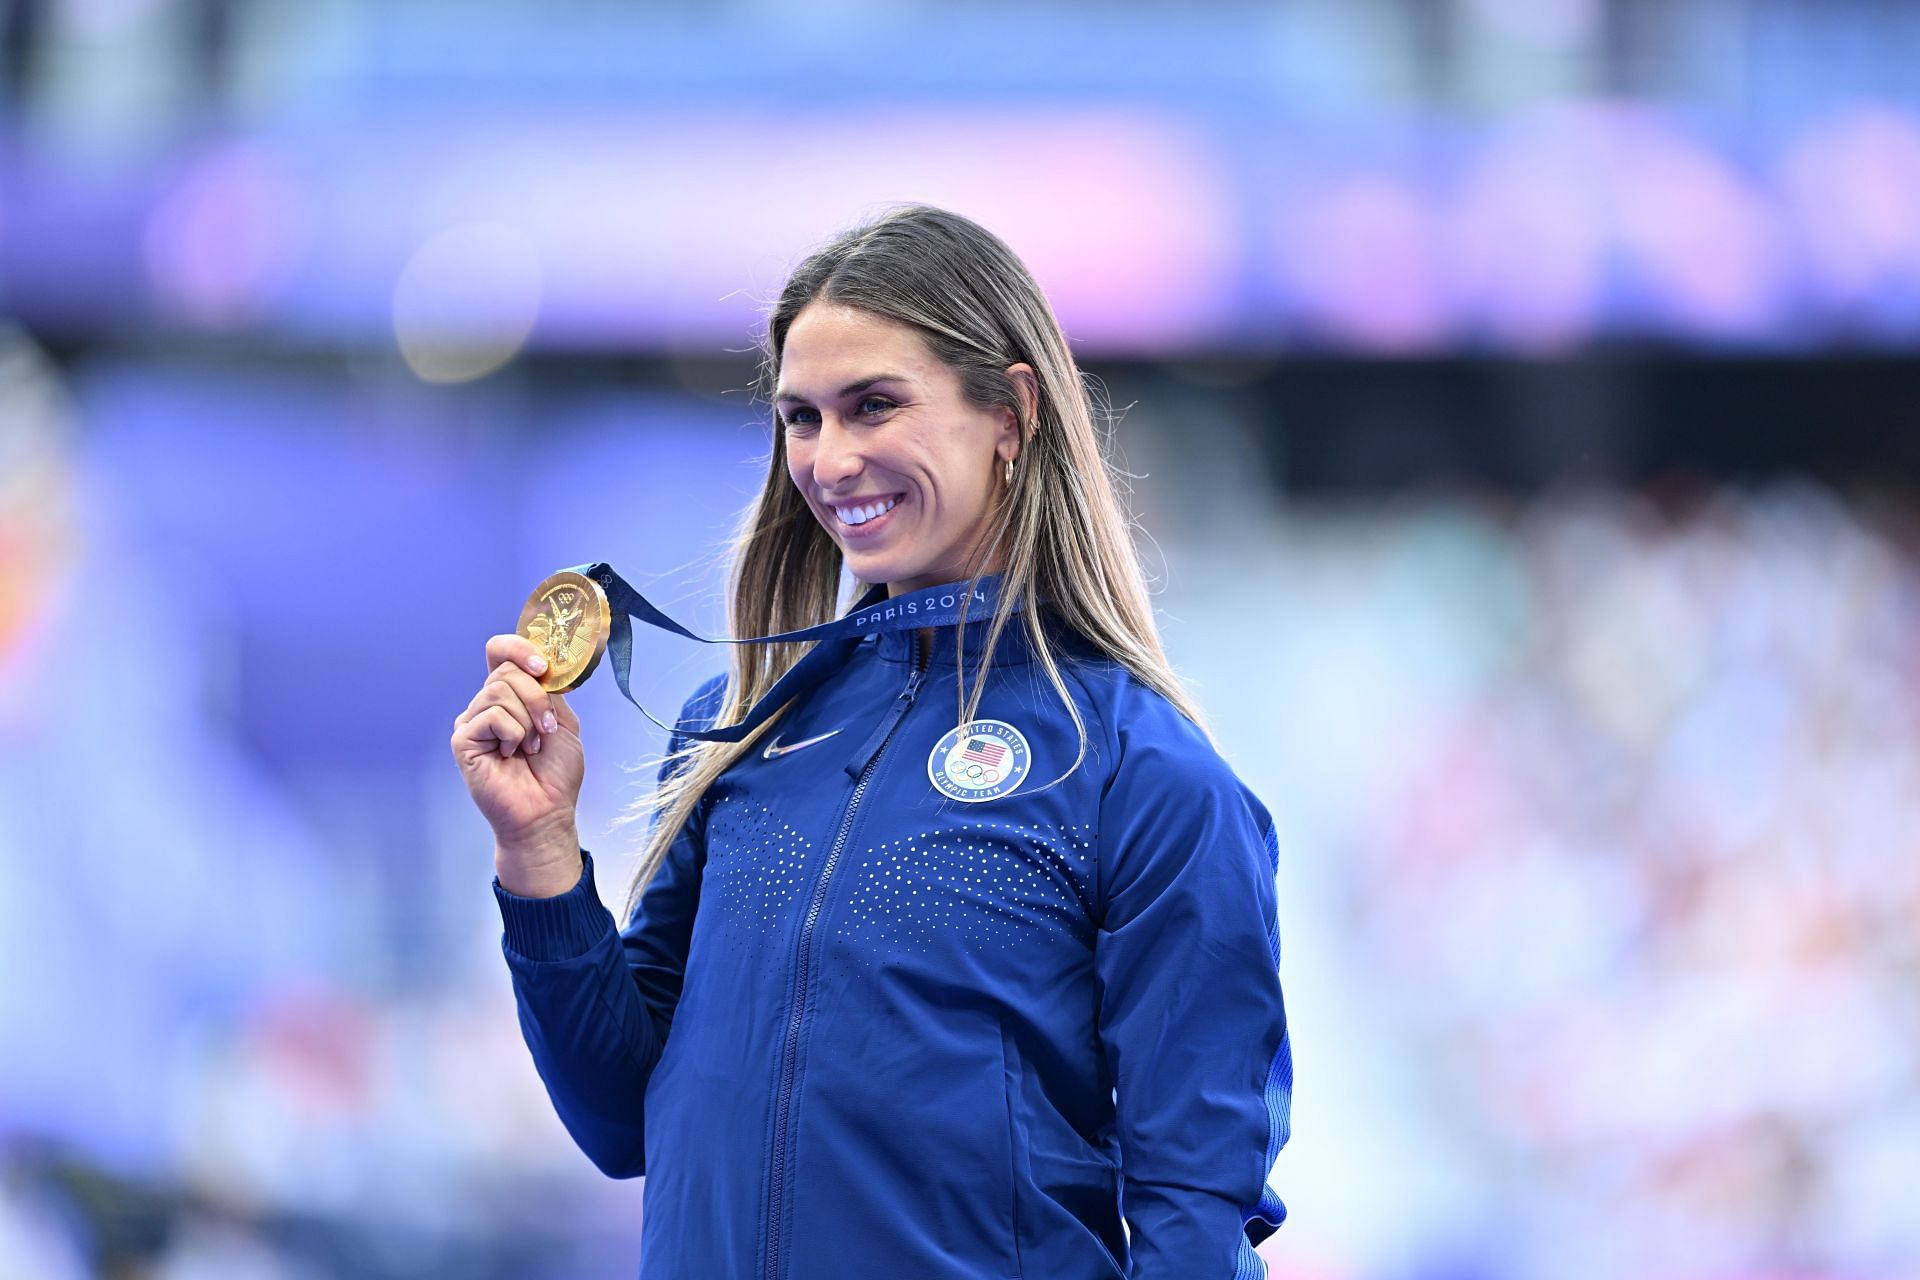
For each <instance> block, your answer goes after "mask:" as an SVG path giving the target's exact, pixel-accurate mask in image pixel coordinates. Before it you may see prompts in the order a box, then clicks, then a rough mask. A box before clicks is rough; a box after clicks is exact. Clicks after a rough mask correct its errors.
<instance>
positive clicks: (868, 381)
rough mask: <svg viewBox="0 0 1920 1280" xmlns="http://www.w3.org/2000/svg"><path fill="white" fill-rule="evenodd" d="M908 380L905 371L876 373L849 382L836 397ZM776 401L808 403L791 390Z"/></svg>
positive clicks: (840, 397) (779, 402) (777, 397)
mask: <svg viewBox="0 0 1920 1280" xmlns="http://www.w3.org/2000/svg"><path fill="white" fill-rule="evenodd" d="M907 381H910V379H909V378H908V377H907V375H905V374H904V373H876V374H874V375H873V376H872V377H870V378H862V379H860V380H859V381H858V382H849V383H848V384H847V385H846V386H844V387H842V388H840V394H839V396H837V397H836V399H841V400H844V399H846V398H847V397H848V396H850V395H853V394H855V393H856V392H860V391H865V390H866V389H867V388H868V387H871V386H873V385H875V384H876V383H881V382H907ZM774 401H775V403H777V404H787V403H789V402H792V403H798V404H805V403H807V398H806V397H805V396H797V395H794V394H793V393H792V392H791V391H782V392H781V393H780V394H779V395H777V396H775V397H774Z"/></svg>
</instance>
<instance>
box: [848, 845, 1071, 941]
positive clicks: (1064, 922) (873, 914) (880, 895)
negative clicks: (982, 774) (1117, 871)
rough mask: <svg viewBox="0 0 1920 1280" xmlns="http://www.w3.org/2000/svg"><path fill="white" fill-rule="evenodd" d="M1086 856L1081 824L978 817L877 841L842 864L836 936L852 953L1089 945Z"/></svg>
mask: <svg viewBox="0 0 1920 1280" xmlns="http://www.w3.org/2000/svg"><path fill="white" fill-rule="evenodd" d="M1094 856H1095V854H1094V842H1093V835H1092V828H1091V827H1090V826H1089V825H1086V824H1075V825H1072V826H1068V827H1036V826H1030V825H1026V824H1021V823H1011V822H1003V821H998V820H994V819H982V820H979V821H975V822H971V823H960V824H955V825H952V826H948V827H943V828H941V829H940V830H937V831H929V832H921V833H918V834H910V835H903V836H897V837H894V838H892V839H888V840H883V841H881V842H880V843H879V844H877V845H874V846H872V847H871V848H868V849H865V850H862V851H861V852H860V853H859V854H857V855H856V856H855V857H853V858H852V859H851V860H850V862H849V864H848V866H847V867H846V868H844V872H845V873H846V876H847V883H846V884H844V885H843V886H841V893H840V894H839V895H837V896H839V897H841V898H842V899H843V900H844V904H845V905H844V906H843V907H842V908H841V909H840V910H839V912H838V915H839V919H840V925H839V927H838V929H837V931H836V932H838V933H839V934H840V935H841V936H842V937H843V938H845V939H846V940H847V941H848V942H851V943H854V944H856V946H855V948H854V949H855V950H861V949H864V947H863V946H861V945H859V944H866V945H871V946H875V947H881V948H884V947H906V948H910V949H914V950H925V949H928V948H930V947H932V946H933V945H934V944H935V943H936V941H937V942H939V944H940V945H942V946H948V947H951V946H956V945H957V946H959V947H961V948H962V949H965V950H975V949H985V948H1004V947H1017V946H1019V945H1021V944H1022V943H1023V942H1030V941H1032V940H1033V936H1034V931H1053V932H1055V933H1056V934H1065V935H1068V936H1071V937H1073V938H1075V939H1078V940H1080V941H1082V942H1084V943H1086V944H1088V945H1091V942H1092V938H1093V932H1094V920H1095V918H1096V909H1095V904H1094V894H1095V887H1094ZM837 874H838V873H837Z"/></svg>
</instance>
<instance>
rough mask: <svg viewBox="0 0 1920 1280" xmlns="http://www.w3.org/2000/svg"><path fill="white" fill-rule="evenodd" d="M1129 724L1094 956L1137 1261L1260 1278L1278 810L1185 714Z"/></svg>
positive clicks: (1273, 1032) (1271, 1215)
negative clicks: (1274, 813)
mask: <svg viewBox="0 0 1920 1280" xmlns="http://www.w3.org/2000/svg"><path fill="white" fill-rule="evenodd" d="M1174 715H1175V716H1177V713H1174ZM1121 725H1122V728H1121V729H1120V730H1119V731H1118V732H1117V734H1116V739H1117V742H1116V746H1117V749H1118V753H1119V755H1118V761H1117V763H1116V765H1115V771H1114V774H1113V776H1112V777H1111V779H1110V781H1109V783H1108V786H1107V788H1106V791H1105V793H1104V795H1103V798H1102V802H1101V809H1100V850H1101V874H1102V877H1103V884H1102V887H1101V897H1102V900H1103V910H1104V917H1103V920H1102V923H1101V928H1100V932H1099V934H1098V937H1097V940H1096V944H1095V952H1094V964H1095V968H1096V971H1097V972H1098V974H1099V977H1100V984H1101V994H1100V1037H1101V1043H1102V1047H1103V1049H1104V1051H1105V1053H1106V1058H1107V1064H1108V1068H1109V1070H1110V1071H1111V1073H1112V1077H1113V1082H1114V1090H1115V1107H1116V1119H1117V1125H1118V1135H1119V1140H1120V1166H1121V1169H1120V1171H1121V1176H1122V1185H1123V1193H1122V1211H1123V1213H1124V1214H1125V1216H1126V1219H1127V1223H1128V1226H1129V1228H1130V1250H1131V1253H1132V1255H1133V1269H1132V1272H1131V1274H1132V1275H1133V1277H1135V1280H1259V1278H1261V1277H1264V1276H1265V1275H1266V1267H1265V1264H1264V1262H1262V1260H1261V1259H1260V1257H1259V1256H1258V1255H1257V1254H1256V1253H1255V1252H1254V1248H1253V1246H1254V1245H1256V1244H1258V1243H1260V1242H1261V1241H1262V1240H1264V1239H1266V1238H1267V1237H1268V1236H1269V1235H1271V1234H1273V1232H1274V1230H1275V1229H1276V1228H1277V1227H1278V1226H1279V1225H1280V1223H1281V1222H1282V1221H1283V1220H1284V1219H1285V1217H1286V1207H1285V1206H1284V1205H1283V1204H1282V1203H1281V1201H1280V1199H1279V1197H1278V1196H1277V1195H1275V1194H1274V1192H1273V1190H1272V1188H1270V1187H1269V1186H1268V1185H1267V1174H1268V1172H1269V1171H1270V1170H1271V1169H1272V1168H1273V1165H1274V1161H1275V1159H1276V1158H1277V1157H1278V1155H1279V1152H1280V1148H1281V1147H1282V1146H1283V1145H1285V1143H1286V1141H1287V1136H1288V1129H1289V1110H1290V1107H1291V1103H1292V1094H1293V1056H1292V1050H1291V1047H1290V1044H1289V1041H1288V1038H1287V1015H1286V1006H1285V1003H1284V1001H1283V999H1282V995H1281V990H1280V974H1279V968H1280V935H1279V924H1278V918H1277V914H1276V905H1277V891H1276V888H1275V883H1274V881H1275V875H1276V871H1277V861H1278V844H1277V841H1276V839H1275V835H1274V829H1273V823H1272V819H1271V818H1270V817H1269V816H1268V814H1267V812H1266V810H1265V808H1264V807H1263V806H1262V805H1261V804H1260V802H1259V801H1258V800H1257V799H1256V798H1254V796H1253V794H1252V793H1251V792H1250V791H1248V790H1247V789H1246V787H1245V786H1244V784H1242V783H1241V782H1240V780H1239V779H1238V778H1237V777H1236V776H1235V775H1234V774H1233V772H1232V771H1231V769H1229V768H1228V766H1227V765H1226V762H1225V761H1223V760H1222V759H1221V758H1220V757H1219V755H1218V754H1217V753H1216V752H1215V751H1214V749H1213V747H1212V746H1211V745H1210V744H1209V743H1208V742H1207V741H1206V739H1205V738H1204V736H1202V735H1201V734H1200V733H1199V731H1198V730H1197V729H1194V728H1193V726H1192V725H1191V723H1190V722H1189V721H1187V720H1186V719H1185V718H1184V717H1178V720H1177V723H1174V722H1173V718H1172V717H1162V716H1155V715H1152V714H1148V715H1145V716H1140V717H1128V718H1127V719H1126V720H1123V721H1122V722H1121Z"/></svg>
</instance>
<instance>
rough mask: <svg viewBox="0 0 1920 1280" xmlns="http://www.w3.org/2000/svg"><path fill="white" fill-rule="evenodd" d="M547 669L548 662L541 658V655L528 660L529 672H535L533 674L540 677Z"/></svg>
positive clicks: (535, 655)
mask: <svg viewBox="0 0 1920 1280" xmlns="http://www.w3.org/2000/svg"><path fill="white" fill-rule="evenodd" d="M546 669H547V660H546V659H545V658H543V657H541V656H540V655H539V654H537V653H536V654H534V655H533V656H532V657H531V658H528V659H527V670H529V671H531V672H533V674H535V675H539V674H540V673H541V672H542V671H545V670H546Z"/></svg>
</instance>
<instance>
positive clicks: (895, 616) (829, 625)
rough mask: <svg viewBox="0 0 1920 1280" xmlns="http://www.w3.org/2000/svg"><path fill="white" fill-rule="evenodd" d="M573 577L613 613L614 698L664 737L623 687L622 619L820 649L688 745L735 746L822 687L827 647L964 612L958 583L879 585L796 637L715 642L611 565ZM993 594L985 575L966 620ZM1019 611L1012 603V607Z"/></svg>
mask: <svg viewBox="0 0 1920 1280" xmlns="http://www.w3.org/2000/svg"><path fill="white" fill-rule="evenodd" d="M572 569H573V572H575V573H579V574H583V575H585V576H586V577H589V578H592V579H593V580H594V581H595V582H597V583H599V584H600V589H601V590H603V591H605V592H606V593H607V604H608V605H609V606H610V607H611V610H612V613H613V620H612V626H611V627H610V628H609V630H608V634H607V656H608V658H609V659H610V660H611V661H612V663H613V678H614V681H615V683H617V684H618V685H619V686H620V692H621V694H623V695H624V696H625V697H626V699H627V701H628V702H631V703H633V705H634V706H636V707H640V714H641V715H643V716H645V717H646V718H647V719H649V720H652V721H653V722H654V723H655V724H657V725H659V726H660V727H661V728H662V729H665V730H667V731H668V732H669V733H672V732H674V731H675V726H673V725H670V724H666V723H664V722H663V721H660V720H657V719H655V718H654V715H653V713H652V712H650V711H648V710H647V709H646V708H645V707H641V706H640V702H639V700H638V699H636V698H635V697H634V696H633V691H632V690H631V689H630V688H628V687H627V673H628V671H629V670H630V669H631V667H632V665H633V625H632V623H631V622H630V621H629V619H630V618H638V619H639V620H640V621H642V622H645V623H647V624H649V625H651V626H655V627H658V628H660V629H661V630H662V631H671V632H673V634H675V635H677V636H685V637H686V638H687V639H689V640H698V641H699V642H700V643H701V644H774V643H780V642H787V641H793V640H818V641H820V643H818V644H816V645H814V647H813V648H811V649H809V650H808V651H807V653H806V655H805V656H804V657H802V658H801V659H800V661H798V662H796V663H794V664H793V666H792V667H791V668H789V669H788V671H787V673H786V674H785V675H783V676H781V677H780V679H779V680H777V681H775V682H774V686H773V688H771V689H769V690H767V692H766V693H765V695H763V696H762V697H761V699H760V700H759V701H758V702H756V703H754V704H753V706H752V708H750V709H749V710H748V712H747V718H746V719H745V720H742V721H741V722H740V723H739V724H735V725H728V726H726V727H725V728H722V729H682V730H679V733H680V734H681V736H682V737H686V738H693V739H695V740H697V741H700V742H738V741H740V740H741V739H742V738H744V737H746V736H747V735H748V734H749V733H752V732H753V731H754V730H755V729H756V728H758V727H759V726H760V724H761V722H762V721H764V720H765V719H766V718H767V717H768V716H770V715H772V714H773V713H774V712H775V711H777V710H778V709H779V708H781V707H782V706H785V705H786V703H787V702H788V700H790V699H792V698H793V697H795V696H797V695H799V694H801V693H805V692H806V691H807V690H809V689H812V688H813V687H814V686H815V685H817V684H819V683H820V682H821V681H822V680H825V679H826V678H827V676H828V675H830V674H831V673H832V672H833V671H834V670H835V669H836V668H837V667H838V666H839V665H840V663H841V661H842V660H843V659H844V657H845V654H844V652H843V648H842V646H840V645H837V644H828V643H827V642H828V641H830V640H853V641H858V640H860V639H861V638H863V637H865V636H870V635H880V634H882V633H885V632H890V631H906V630H908V629H911V628H919V627H948V626H953V625H955V624H956V623H958V622H959V621H960V610H961V607H962V606H963V605H968V595H967V584H966V582H964V581H960V582H948V583H943V584H941V585H940V586H937V587H924V588H922V589H921V590H919V591H913V592H909V593H907V594H906V595H901V596H891V597H889V596H888V595H887V593H886V592H887V588H886V586H885V584H877V585H875V586H874V587H872V588H871V589H869V590H868V591H867V593H866V594H865V595H863V596H861V597H860V599H859V600H858V601H857V602H855V604H854V606H853V608H852V609H850V610H848V611H847V613H846V614H845V615H844V616H842V617H839V618H835V619H833V620H832V621H829V622H821V623H816V624H815V625H813V626H811V627H801V628H800V629H799V630H797V631H782V632H781V633H779V634H778V635H771V636H750V637H746V638H743V639H739V640H733V639H715V638H712V637H709V636H703V635H699V634H697V633H695V632H693V631H689V630H688V629H687V628H685V627H683V626H681V625H680V624H679V623H677V622H675V621H674V620H673V619H672V618H669V617H668V616H667V615H666V614H664V613H662V612H661V611H660V610H659V609H658V608H656V607H655V606H654V605H653V603H652V602H651V601H649V600H648V599H647V598H646V597H645V596H643V595H641V594H640V593H639V592H638V591H636V590H634V589H633V587H632V586H630V585H629V584H628V583H627V580H626V579H624V578H622V577H621V576H620V575H619V574H618V573H615V572H614V570H613V566H612V565H610V564H607V563H606V562H605V561H597V562H595V563H593V564H585V565H574V566H572ZM999 591H1000V575H999V574H997V573H993V574H987V575H985V576H983V577H982V578H981V579H980V582H979V585H978V587H976V588H975V591H974V594H973V597H972V603H971V605H968V609H967V614H968V621H970V622H977V621H981V620H983V619H985V618H988V617H991V616H992V613H993V609H994V602H995V600H996V598H997V597H998V595H999ZM1018 607H1019V606H1018V605H1017V604H1016V606H1015V608H1016V609H1017V608H1018Z"/></svg>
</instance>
